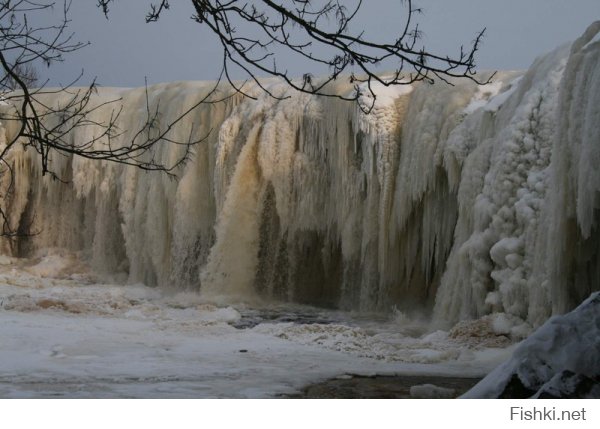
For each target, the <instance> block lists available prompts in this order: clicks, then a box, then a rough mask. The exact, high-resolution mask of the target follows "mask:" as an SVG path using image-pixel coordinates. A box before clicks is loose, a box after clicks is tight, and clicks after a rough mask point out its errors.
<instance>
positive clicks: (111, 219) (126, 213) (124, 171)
mask: <svg viewBox="0 0 600 429" xmlns="http://www.w3.org/2000/svg"><path fill="white" fill-rule="evenodd" d="M599 31H600V23H596V24H594V25H592V27H590V29H588V31H587V32H586V33H585V34H584V36H582V38H581V39H579V40H578V41H576V42H575V43H573V44H572V45H571V46H565V47H561V48H558V49H557V50H555V51H554V52H552V53H550V54H548V55H546V56H544V57H541V58H539V59H538V60H537V61H536V62H535V63H534V64H533V65H532V67H531V68H530V70H529V71H528V72H526V73H524V74H523V73H517V72H505V73H500V74H498V75H497V76H496V77H495V78H494V83H493V84H490V85H487V86H483V87H480V86H477V85H475V84H474V83H472V82H466V81H457V82H455V86H449V85H445V84H442V83H438V84H435V85H427V84H420V85H412V86H406V87H404V88H400V89H396V90H390V89H386V88H383V87H382V88H379V91H378V92H379V96H378V98H377V100H376V104H375V107H374V109H373V112H372V113H371V114H370V115H365V114H364V113H362V112H361V111H360V110H359V109H358V108H357V107H356V106H355V105H353V104H350V103H344V102H341V101H339V100H332V99H319V98H315V97H309V96H306V95H293V96H292V98H290V99H283V100H278V99H274V98H270V97H269V96H267V95H265V94H262V95H260V96H259V100H258V101H253V100H249V99H243V98H241V97H234V98H231V99H229V100H228V101H226V102H222V103H215V104H206V105H203V106H200V107H199V108H198V109H196V110H194V111H193V112H192V113H191V114H190V115H189V116H187V117H186V119H185V121H184V122H183V123H181V124H180V126H178V127H176V128H175V129H174V130H172V133H173V134H172V135H171V137H172V138H173V139H174V140H184V139H185V137H186V135H187V134H188V133H189V132H190V129H193V130H194V133H197V135H199V136H202V135H208V137H207V139H206V140H205V141H204V142H203V143H201V144H200V145H199V146H197V147H196V148H195V152H194V156H193V158H192V159H191V161H190V162H188V163H187V164H186V165H185V166H184V167H182V168H181V169H180V170H179V171H178V172H177V174H178V176H179V179H178V180H171V179H170V178H169V177H167V176H166V175H161V174H158V173H147V172H143V171H141V170H136V169H133V168H126V167H123V166H121V165H116V164H110V163H102V162H97V161H89V160H85V159H80V158H70V157H68V156H60V155H57V154H54V155H53V157H52V159H51V169H52V170H53V171H54V172H56V173H57V174H58V175H59V176H60V177H61V178H62V179H63V180H65V181H66V182H67V183H66V184H64V183H61V182H59V181H53V180H52V179H51V178H50V177H41V175H40V166H39V162H38V160H37V158H36V156H35V154H34V153H33V152H32V151H31V150H18V151H17V150H14V151H13V152H11V159H10V162H11V163H12V165H13V170H14V175H15V187H14V189H13V191H12V192H11V193H10V195H9V196H7V198H5V199H4V201H2V204H3V205H4V206H3V208H4V210H5V212H6V213H9V217H10V222H11V226H12V227H13V228H15V229H18V230H19V231H21V232H24V233H25V232H36V234H34V235H31V236H24V237H21V238H19V239H18V240H16V242H9V241H4V242H3V249H4V252H5V253H10V254H13V255H19V256H26V255H31V254H33V253H34V252H35V251H37V250H39V249H44V248H49V247H61V248H66V249H69V250H72V251H78V252H81V253H82V257H83V258H85V259H86V260H88V261H89V262H90V264H91V265H92V266H93V267H94V269H95V270H96V271H97V272H99V273H103V274H105V275H107V276H113V277H114V278H115V279H117V280H127V281H128V282H132V283H134V282H142V283H145V284H149V285H159V286H161V287H179V288H192V289H198V290H200V292H201V293H203V294H205V295H207V296H211V297H215V298H217V297H220V296H221V295H224V296H229V297H234V298H235V299H242V300H252V299H255V298H256V297H267V298H275V299H278V300H284V301H294V302H300V303H310V304H315V305H320V306H329V307H338V308H344V309H355V310H368V311H371V310H379V311H388V310H390V309H391V308H392V307H398V308H401V309H414V308H421V309H423V310H427V311H430V312H432V313H433V319H434V320H435V321H436V323H439V324H453V323H456V322H457V321H459V320H462V319H465V318H478V317H482V316H485V315H487V314H491V313H503V314H504V316H505V318H506V320H509V321H510V323H511V324H512V326H514V327H515V329H517V328H518V329H522V326H523V325H524V324H528V325H531V326H537V325H539V324H541V323H542V322H543V321H544V320H545V319H546V318H547V317H548V316H550V315H551V314H552V313H553V312H554V313H556V312H564V311H566V310H567V309H569V308H572V307H573V306H574V305H576V304H577V303H578V302H580V301H581V300H582V299H583V298H584V297H585V296H587V295H589V293H590V292H591V291H592V290H598V289H599V288H600V268H598V267H600V264H599V263H598V262H600V261H599V256H600V245H599V244H598V243H599V242H600V241H599V240H598V226H599V221H600V219H598V215H597V209H598V198H597V195H598V191H600V176H599V173H598V172H597V170H598V169H597V168H595V167H596V166H597V164H598V162H596V161H598V157H599V156H600V155H599V154H600V150H599V149H598V144H600V108H599V107H598V106H600V41H599V40H598V37H597V36H596V34H597V33H598V32H599ZM210 87H211V86H210V85H209V84H204V83H172V84H164V85H156V86H153V87H150V88H148V90H147V94H148V102H149V106H146V90H145V89H133V90H112V89H103V90H101V91H100V95H98V97H97V100H98V102H102V101H105V100H109V99H113V98H118V97H122V98H123V101H122V105H123V112H122V113H121V116H120V119H119V121H120V122H119V126H120V128H121V129H123V130H128V131H126V132H124V133H123V135H121V136H120V137H118V138H119V139H121V141H122V142H126V141H128V140H129V139H131V137H132V133H133V132H135V131H134V130H137V129H139V128H141V127H142V126H143V121H144V118H145V114H146V112H147V107H148V108H149V109H150V110H152V111H153V110H154V109H156V108H157V106H160V107H159V113H160V115H159V117H158V118H157V120H158V122H159V127H160V126H161V125H162V126H163V127H164V126H165V125H166V124H168V123H170V122H172V121H173V120H174V119H175V118H177V117H178V116H179V115H180V114H181V113H182V112H184V111H185V110H186V109H188V108H189V106H192V105H193V104H194V103H196V102H198V100H200V99H201V97H203V96H204V94H206V92H207V91H208V90H209V88H210ZM273 90H274V91H284V89H282V88H277V87H274V88H273ZM335 90H336V91H340V92H348V91H350V90H351V88H346V87H338V88H335ZM53 102H54V103H56V104H59V103H60V99H59V98H58V97H55V99H53ZM2 108H3V109H7V107H2ZM114 108H115V107H114V105H108V106H105V107H103V108H101V109H99V110H97V111H95V112H94V115H96V119H98V122H102V119H103V118H106V117H107V115H108V116H110V114H111V113H112V111H113V109H114ZM4 125H5V127H4V128H2V138H3V139H5V138H6V137H8V138H9V137H10V135H11V133H14V129H13V128H12V127H11V126H9V124H4ZM97 132H99V131H98V130H97V129H95V128H94V127H91V126H90V127H87V128H80V129H76V130H75V131H74V132H73V133H72V136H71V138H72V139H74V141H77V140H78V139H81V140H83V139H86V140H89V138H90V137H92V136H94V133H97ZM117 143H118V142H117ZM97 144H102V142H101V141H100V142H98V143H97ZM181 150H183V149H182V148H181V147H178V146H169V145H158V146H157V147H156V148H155V153H153V156H154V157H155V159H157V160H159V161H160V160H162V161H163V162H165V163H168V161H172V160H174V159H177V157H178V155H179V154H180V153H181Z"/></svg>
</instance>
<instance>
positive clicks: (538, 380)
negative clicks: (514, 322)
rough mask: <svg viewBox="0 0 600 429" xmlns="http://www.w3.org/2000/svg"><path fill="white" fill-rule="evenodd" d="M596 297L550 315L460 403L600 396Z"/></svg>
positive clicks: (598, 300) (599, 320)
mask: <svg viewBox="0 0 600 429" xmlns="http://www.w3.org/2000/svg"><path fill="white" fill-rule="evenodd" d="M598 338H600V293H598V292H596V293H594V294H593V295H592V296H591V297H590V298H588V299H587V300H586V301H585V302H584V303H583V304H581V305H580V306H579V307H577V308H576V309H575V310H573V311H572V312H570V313H568V314H565V315H561V316H554V317H552V318H550V319H549V320H548V321H547V322H546V323H545V324H544V325H542V326H541V327H540V328H539V329H538V330H537V331H536V332H534V333H533V334H532V335H531V336H530V337H529V338H527V339H526V340H525V341H523V342H522V343H521V344H520V345H519V347H518V348H517V349H516V350H515V352H514V354H513V356H512V357H511V359H509V360H508V361H506V362H505V363H503V364H502V365H500V366H498V367H497V368H496V369H495V370H494V371H492V372H491V373H490V374H488V376H487V377H485V378H484V379H483V380H481V381H480V382H479V383H478V384H477V385H476V386H475V387H473V389H471V390H470V391H469V392H467V393H466V394H465V395H464V396H463V397H465V398H498V397H513V398H514V397H519V396H522V397H555V398H561V397H566V398H568V397H571V398H590V399H591V398H597V397H598V395H600V377H599V374H600V342H599V341H598Z"/></svg>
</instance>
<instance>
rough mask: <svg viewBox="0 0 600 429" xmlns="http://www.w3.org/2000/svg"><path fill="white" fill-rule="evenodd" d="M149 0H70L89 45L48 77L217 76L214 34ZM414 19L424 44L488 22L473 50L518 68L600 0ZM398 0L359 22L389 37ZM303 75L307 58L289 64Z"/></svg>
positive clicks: (452, 2) (450, 1) (373, 6)
mask: <svg viewBox="0 0 600 429" xmlns="http://www.w3.org/2000/svg"><path fill="white" fill-rule="evenodd" d="M149 3H150V1H148V0H117V1H116V4H115V5H114V6H113V7H112V10H111V15H110V19H109V20H107V19H105V18H104V16H103V15H102V13H101V12H100V10H99V9H98V8H97V7H96V0H77V1H73V4H72V9H71V14H70V16H71V19H72V22H71V24H70V28H71V30H72V31H74V32H75V34H76V37H78V39H79V40H82V41H89V42H91V46H89V47H86V48H85V49H83V50H81V51H79V52H76V53H72V54H69V55H68V56H67V57H66V59H65V62H64V63H62V64H58V65H54V66H52V67H51V68H50V69H47V70H40V72H41V73H40V74H41V75H42V76H45V77H48V78H50V79H51V82H52V83H54V84H55V83H58V82H60V83H63V84H64V83H68V82H69V81H70V80H72V78H73V77H75V76H76V75H77V74H78V73H79V72H80V71H81V70H82V69H83V70H84V71H85V79H86V80H90V79H91V78H92V77H97V78H98V82H99V83H100V84H102V85H104V86H141V85H143V84H144V77H147V78H148V81H149V82H150V83H155V82H164V81H173V80H205V79H214V78H216V77H217V73H218V70H220V63H219V62H220V61H221V57H220V55H219V51H218V46H217V43H216V40H215V39H214V37H212V36H211V34H210V33H208V32H207V31H206V30H205V29H203V27H202V26H201V25H199V24H196V23H194V22H193V21H192V20H191V19H190V16H191V15H192V13H193V10H192V8H191V6H190V2H189V1H187V0H172V1H171V10H170V11H168V13H166V14H165V15H164V16H163V18H162V19H161V20H160V21H159V22H158V23H153V24H146V23H144V15H145V12H146V10H147V5H148V4H149ZM418 4H419V5H420V6H421V7H423V8H424V14H423V15H421V16H419V17H418V18H417V19H418V22H419V27H420V28H421V30H422V31H423V32H424V39H423V41H424V43H425V46H426V47H427V49H428V50H430V51H435V52H438V53H442V54H444V55H445V54H453V53H455V52H457V50H458V48H459V46H460V45H461V44H465V45H468V44H469V42H470V41H471V40H472V39H473V38H474V36H475V35H476V34H477V32H478V31H479V30H481V29H483V28H484V27H485V28H487V32H486V34H487V36H486V38H485V43H484V45H483V46H482V48H481V51H480V52H479V56H478V61H477V63H478V66H479V69H480V70H485V69H493V70H498V69H523V68H526V67H528V66H529V65H530V64H531V62H532V61H533V60H534V58H535V57H536V56H538V55H540V54H542V53H545V52H547V51H549V50H551V49H553V48H554V47H556V46H558V45H560V44H562V43H565V42H568V41H571V40H573V39H575V38H576V37H578V36H579V35H580V34H581V33H582V32H583V31H584V30H585V28H586V27H587V26H588V25H589V24H591V23H592V22H593V21H595V20H599V19H600V0H420V2H419V3H418ZM399 5H400V0H366V1H364V11H363V16H362V18H361V24H362V25H364V30H365V32H366V33H367V34H372V35H374V36H375V37H382V38H385V37H386V35H389V37H388V39H393V37H394V36H393V35H394V31H396V33H397V32H398V30H397V29H398V27H399V26H400V25H401V24H402V22H403V21H402V16H403V15H402V13H403V9H402V8H401V6H399ZM293 67H294V74H297V75H301V74H303V73H304V72H307V71H309V72H314V70H306V64H302V63H296V64H294V65H293Z"/></svg>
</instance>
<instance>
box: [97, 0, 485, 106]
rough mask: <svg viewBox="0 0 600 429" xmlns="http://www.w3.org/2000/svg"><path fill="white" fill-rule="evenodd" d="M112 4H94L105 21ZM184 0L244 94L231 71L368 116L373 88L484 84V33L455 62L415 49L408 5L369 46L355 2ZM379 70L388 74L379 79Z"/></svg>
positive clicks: (358, 0)
mask: <svg viewBox="0 0 600 429" xmlns="http://www.w3.org/2000/svg"><path fill="white" fill-rule="evenodd" d="M114 1H115V0H98V6H99V7H100V8H101V9H102V11H103V13H104V14H105V15H106V16H107V17H108V12H109V9H108V6H109V5H110V4H111V3H113V2H114ZM190 1H191V3H192V5H193V7H194V10H195V12H196V13H195V15H194V16H193V17H192V18H193V19H194V20H195V21H196V22H198V23H199V24H201V25H204V26H206V27H208V28H209V29H210V30H211V31H212V33H213V34H214V35H215V36H216V39H217V41H218V43H220V45H221V47H222V52H223V73H224V76H225V77H226V78H227V80H228V81H229V83H230V84H231V85H232V86H233V87H235V88H237V89H238V90H239V91H240V92H243V93H245V91H243V86H240V85H238V84H236V83H235V82H234V81H233V80H232V79H231V78H230V76H231V72H230V70H229V69H230V67H232V66H235V67H237V68H238V69H241V70H242V71H243V72H244V73H245V74H246V75H247V76H248V79H250V80H252V81H254V82H255V83H256V84H257V85H258V86H259V87H261V88H262V89H263V90H265V91H267V92H268V90H267V89H266V88H265V87H264V86H263V85H262V84H261V82H260V80H259V77H262V76H271V77H277V78H279V79H281V80H283V81H284V82H285V83H286V84H287V85H288V86H289V87H291V88H293V89H295V90H297V91H300V92H304V93H309V94H316V95H320V96H327V97H336V98H341V99H344V100H350V101H356V102H358V103H359V105H360V108H361V109H362V110H363V111H365V112H367V113H368V112H370V111H371V109H372V108H373V106H374V104H375V100H376V99H377V94H376V93H375V90H374V89H373V88H374V87H375V85H373V83H375V82H376V83H378V84H380V85H383V86H386V87H388V86H393V85H409V84H412V83H414V82H419V81H426V82H429V83H433V82H434V81H435V80H438V79H439V80H441V81H444V82H447V83H450V84H452V82H451V79H452V78H466V79H470V80H472V81H475V82H477V83H479V84H485V83H488V82H489V81H490V80H491V77H490V78H488V79H485V80H481V81H480V80H478V78H477V77H476V64H475V54H476V53H477V51H478V50H479V48H480V46H481V42H482V40H483V36H484V34H485V29H484V30H482V31H481V32H479V33H478V34H477V35H476V36H475V38H474V40H473V42H472V43H471V45H470V46H469V47H468V49H464V48H463V47H460V50H459V52H458V53H457V54H456V56H448V55H440V54H436V53H433V52H430V51H428V50H426V49H425V47H424V46H422V45H420V39H421V31H420V29H419V27H418V25H417V24H416V23H415V22H414V16H415V15H416V14H419V13H420V12H421V9H420V8H418V7H417V6H415V4H414V3H415V2H414V1H412V0H399V1H398V9H399V10H398V11H391V12H392V13H394V12H402V11H403V12H404V16H405V19H404V22H403V23H399V25H398V35H397V36H396V37H395V38H393V40H390V41H388V42H378V41H375V40H374V39H373V38H371V36H370V35H366V34H364V32H363V31H362V29H358V31H357V30H356V28H355V27H356V25H354V24H355V21H356V19H357V16H358V14H359V11H360V10H361V8H363V7H365V5H364V2H363V1H362V0H354V1H345V2H341V1H339V0H320V1H319V0H312V1H310V0H277V1H273V0H260V1H259V0H255V1H241V0H228V1H226V0H225V1H224V0H190ZM169 6H170V5H169V2H168V1H166V0H162V1H160V2H158V3H156V4H151V5H150V11H149V12H148V14H147V16H146V21H147V22H155V21H157V20H158V19H159V18H160V16H161V14H162V13H163V12H164V11H165V10H168V9H169ZM290 55H295V56H298V57H300V58H303V59H304V60H305V61H306V63H307V64H316V65H324V66H327V69H328V72H327V73H326V74H325V75H324V76H323V77H322V78H320V79H315V78H314V77H313V76H312V75H311V74H309V73H305V74H303V75H302V77H301V78H297V77H295V76H293V75H292V73H290V72H289V71H288V70H287V69H286V68H285V67H284V66H282V64H284V63H285V61H284V60H285V58H287V57H289V56H290ZM383 67H387V68H389V70H392V71H391V73H388V74H385V75H384V74H382V68H383ZM337 80H346V81H347V82H349V83H350V84H352V85H353V87H354V91H353V92H352V93H350V94H338V93H335V92H332V91H331V90H330V89H329V88H330V85H329V84H330V83H331V82H333V81H337ZM246 95H248V94H246ZM271 95H273V94H271ZM364 95H367V97H363V96H364ZM365 100H367V101H365Z"/></svg>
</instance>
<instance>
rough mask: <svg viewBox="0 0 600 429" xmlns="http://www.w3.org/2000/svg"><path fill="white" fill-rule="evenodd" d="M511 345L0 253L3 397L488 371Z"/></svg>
mask: <svg viewBox="0 0 600 429" xmlns="http://www.w3.org/2000/svg"><path fill="white" fill-rule="evenodd" d="M511 349H512V348H506V349H499V348H482V347H476V346H473V344H468V343H467V342H466V341H463V340H459V339H452V338H450V337H449V336H448V334H447V333H445V332H442V331H438V332H435V333H433V334H427V333H426V330H425V328H424V327H423V326H420V325H419V324H417V323H416V322H411V321H410V320H408V319H407V318H406V317H403V316H402V315H397V317H395V318H394V319H393V320H378V321H376V320H374V319H368V318H364V317H358V316H357V315H353V314H349V313H339V312H327V311H323V310H318V309H315V308H310V307H300V306H291V305H288V306H282V305H281V304H279V305H277V304H267V303H265V304H263V305H262V306H255V307H254V308H249V307H247V306H245V305H243V304H238V305H233V306H227V307H223V306H221V307H217V306H215V305H212V304H210V303H207V302H203V301H202V300H201V299H200V297H199V296H197V295H195V294H193V293H181V292H180V293H178V294H176V293H173V294H168V293H166V292H164V291H160V290H158V289H156V288H149V287H146V286H143V285H130V286H119V285H111V284H98V283H96V282H95V280H94V278H93V275H92V274H90V273H89V271H88V270H87V269H86V267H85V266H84V265H82V264H80V263H78V262H77V259H76V258H74V257H73V256H72V255H64V254H62V255H60V254H50V255H48V256H45V257H43V258H38V259H36V260H22V259H15V258H8V257H4V256H3V257H2V258H1V259H0V397H3V398H24V397H25V398H27V397H71V398H73V397H75V398H79V397H83V398H86V397H93V398H104V397H144V398H148V397H154V398H171V397H177V398H187V397H202V398H205V397H229V398H245V397H273V396H276V395H278V394H285V393H293V392H295V391H297V390H298V389H299V388H301V387H302V386H304V385H306V384H308V383H312V382H315V381H319V380H322V379H326V378H330V377H335V376H340V375H343V374H347V373H352V374H362V375H369V374H413V375H425V374H431V375H446V376H452V375H460V376H483V375H484V374H486V373H488V372H489V371H490V370H491V369H493V368H494V367H495V366H496V365H497V364H498V363H499V362H501V361H502V360H504V359H506V358H507V357H508V355H509V353H510V351H511Z"/></svg>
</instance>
